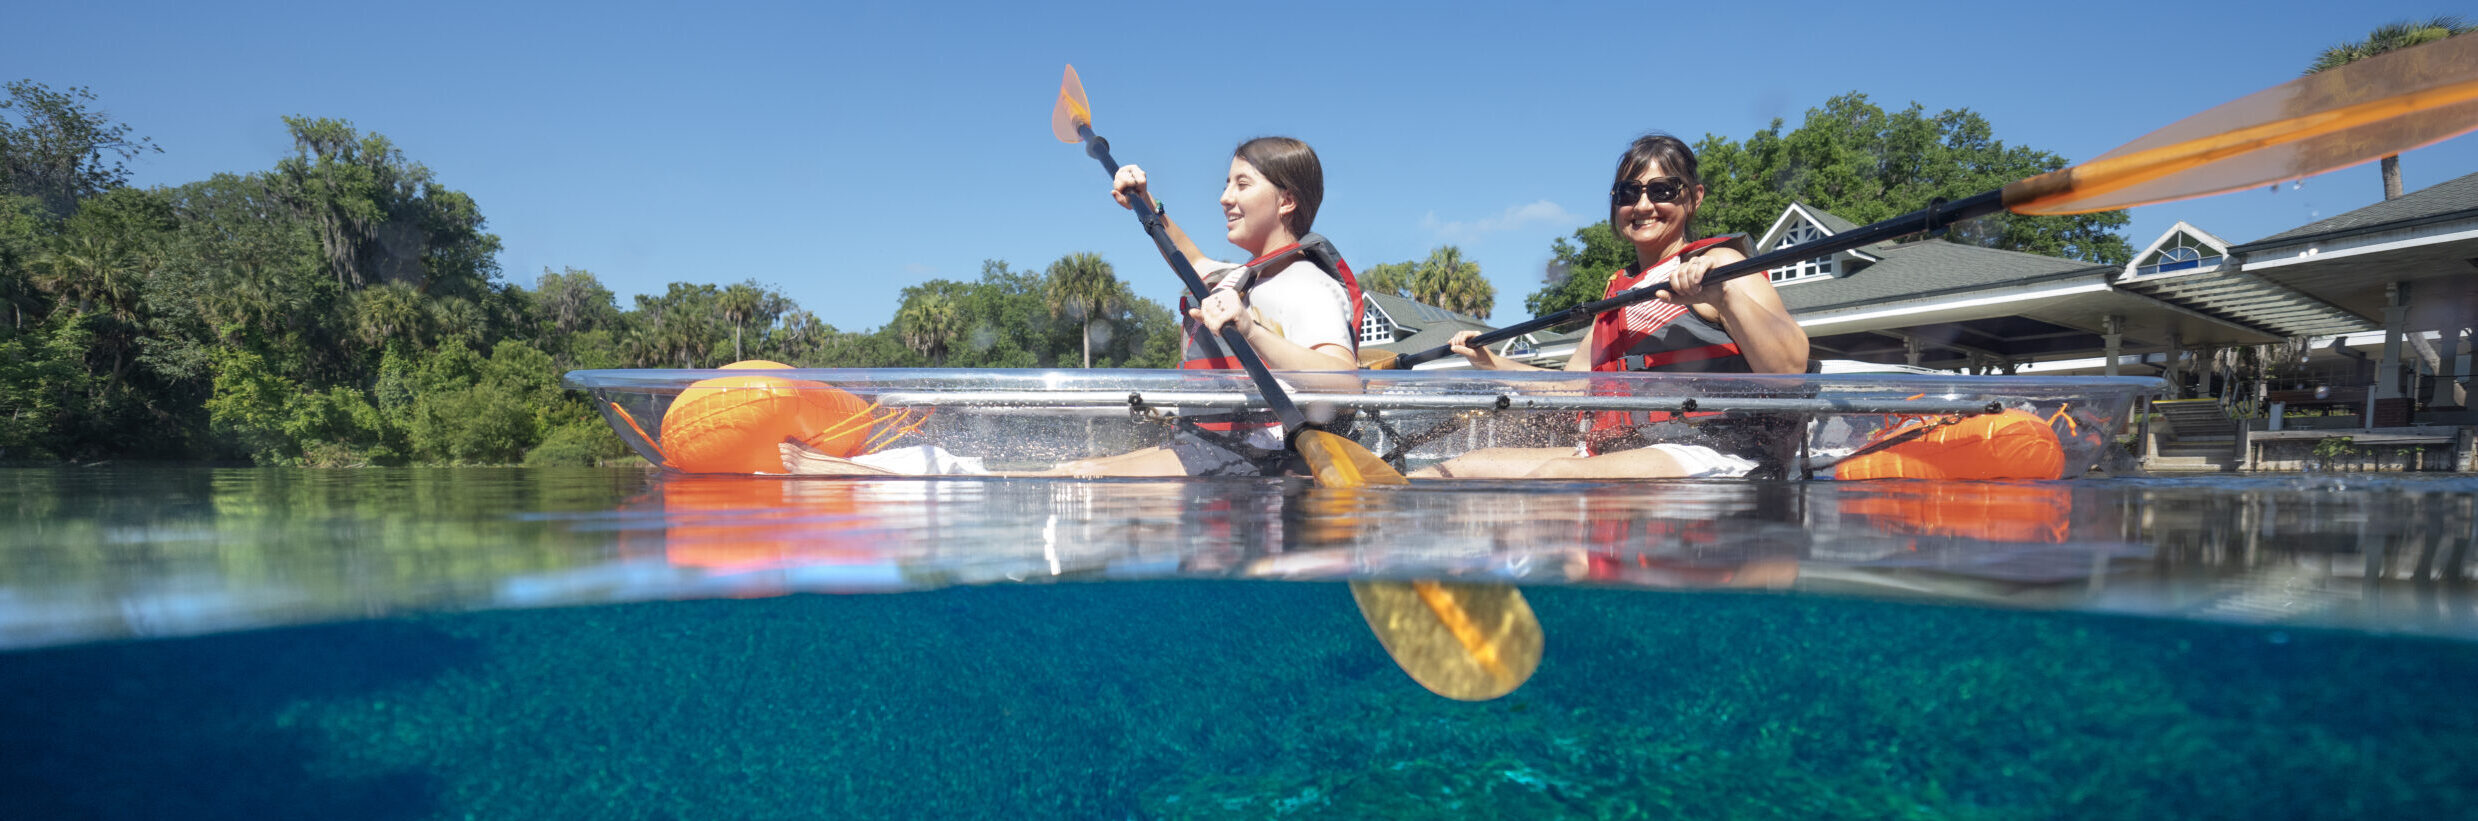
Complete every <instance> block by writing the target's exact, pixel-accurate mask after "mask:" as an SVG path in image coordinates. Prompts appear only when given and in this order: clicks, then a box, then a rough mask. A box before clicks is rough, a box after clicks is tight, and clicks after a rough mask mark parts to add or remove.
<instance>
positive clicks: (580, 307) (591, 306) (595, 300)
mask: <svg viewBox="0 0 2478 821" xmlns="http://www.w3.org/2000/svg"><path fill="white" fill-rule="evenodd" d="M534 304H535V306H536V307H538V308H540V309H541V311H542V318H543V319H546V320H549V321H550V328H548V329H547V330H550V331H553V332H556V333H560V334H581V333H585V332H587V331H597V330H613V329H616V328H618V327H619V324H620V313H619V303H618V302H617V301H616V298H615V297H614V296H613V295H612V293H611V289H609V288H605V287H603V286H602V281H601V280H598V279H595V278H594V274H593V272H591V271H587V270H584V269H581V268H569V269H566V270H563V271H559V272H556V273H554V272H552V271H551V269H549V268H544V269H542V278H541V279H539V280H536V281H535V283H534Z"/></svg>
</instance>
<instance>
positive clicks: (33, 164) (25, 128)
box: [0, 80, 163, 218]
mask: <svg viewBox="0 0 2478 821" xmlns="http://www.w3.org/2000/svg"><path fill="white" fill-rule="evenodd" d="M8 92H9V95H8V99H6V100H0V194H7V195H13V196H22V197H31V198H33V199H34V200H35V201H36V202H38V203H40V204H41V206H42V208H43V209H44V210H46V211H48V212H50V214H51V215H52V216H53V217H55V218H59V217H67V216H68V215H69V214H71V213H73V212H75V211H76V210H77V204H78V202H79V201H80V200H84V199H86V198H89V197H93V196H96V195H99V194H102V193H103V192H105V191H109V190H111V189H114V188H119V187H121V186H123V185H126V184H128V179H129V167H128V165H127V164H126V161H127V160H129V159H131V158H134V157H136V156H138V155H139V154H143V153H146V152H148V151H153V152H156V153H162V151H163V149H162V148H158V147H156V146H155V143H154V141H152V140H149V139H147V138H145V137H138V138H136V139H131V138H130V137H129V126H128V125H127V124H125V123H115V122H112V120H111V117H110V116H108V115H106V114H104V113H103V112H101V111H91V110H88V105H89V104H90V103H93V102H94V101H95V94H94V92H92V91H89V90H87V89H86V88H85V87H84V86H71V87H70V88H69V90H67V91H54V90H52V88H51V87H50V86H46V85H44V84H42V83H38V82H35V81H33V80H17V81H14V82H11V83H9V84H8ZM107 154H109V155H113V156H116V157H118V158H119V159H110V158H107V157H106V156H105V155H107Z"/></svg>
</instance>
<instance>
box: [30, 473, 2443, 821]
mask: <svg viewBox="0 0 2478 821" xmlns="http://www.w3.org/2000/svg"><path fill="white" fill-rule="evenodd" d="M2473 501H2478V481H2474V480H2472V479H2470V478H2467V477H2460V478H2450V477H2446V478H2431V477H2402V476H2343V477H2334V476H2282V477H2215V478H2208V479H2173V480H2172V479H2105V480H2085V481H2076V482H2067V483H2050V484H2037V483H2030V484H1995V485H1984V484H1983V485H1956V486H1941V485H1919V484H1908V483H1847V484H1843V485H1831V484H1821V483H1819V484H1807V485H1799V484H1778V485H1772V484H1750V485H1717V486H1716V485H1710V484H1702V485H1697V484H1679V483H1617V484H1593V485H1584V484H1575V485H1524V484H1511V483H1509V484H1490V483H1474V484H1466V485H1453V486H1446V487H1423V488H1415V489H1413V490H1411V491H1399V492H1382V493H1364V494H1335V493H1331V492H1325V491H1316V490H1313V489H1309V488H1306V487H1305V486H1303V485H1299V484H1296V483H1284V482H1277V481H1266V482H1219V483H1217V482H1105V483H1077V482H1047V481H1033V480H1014V481H942V482H934V481H913V480H905V481H889V482H874V483H858V482H784V481H771V482H757V481H750V480H735V481H730V482H713V481H706V482H694V481H691V482H683V481H679V480H676V479H675V480H671V481H662V480H658V479H655V478H653V477H650V476H649V475H647V474H644V473H641V472H634V471H524V470H484V469H464V470H403V471H328V472H317V471H300V472H294V471H272V470H270V471H258V470H202V469H190V468H167V469H134V468H133V469H95V470H64V471H35V470H19V471H0V522H4V523H5V528H0V641H5V643H6V646H7V647H8V648H10V649H8V650H6V651H4V652H0V741H4V742H5V747H6V748H7V749H8V750H9V751H10V754H9V755H7V756H0V817H7V818H252V819H260V818H278V819H281V818H377V819H392V818H406V819H412V818H450V819H455V818H643V819H689V818H776V817H782V818H793V817H799V818H810V817H956V818H981V817H987V818H1106V819H1121V818H1267V817H1284V818H1362V817H1389V818H1420V817H1440V818H1447V817H1452V818H1472V817H1478V818H1490V817H1496V818H1554V817H1568V818H1628V817H1643V818H1653V817H1715V818H1776V817H1777V818H1811V817H1889V818H2053V817H2100V818H2137V817H2139V818H2157V817H2200V818H2223V817H2225V818H2266V817H2270V818H2292V817H2331V818H2363V817H2467V816H2469V815H2471V814H2472V810H2471V809H2470V802H2471V800H2472V799H2474V798H2478V706H2473V705H2472V703H2471V701H2470V700H2469V699H2468V698H2467V697H2466V694H2467V691H2468V687H2469V683H2470V682H2472V681H2478V644H2473V643H2472V641H2471V639H2472V638H2473V637H2478V597H2473V596H2472V595H2471V590H2470V582H2469V581H2468V579H2469V578H2470V575H2471V574H2470V572H2469V571H2470V570H2471V566H2472V564H2473V562H2472V558H2471V556H2470V546H2471V540H2472V538H2473V536H2474V535H2478V532H2474V530H2473V528H2478V517H2474V516H2473V515H2472V503H2473ZM1371 576H1399V577H1413V576H1453V577H1457V578H1464V579H1487V580H1506V581H1519V582H1521V583H1523V584H1524V585H1525V590H1526V593H1527V595H1528V597H1529V598H1530V600H1531V603H1532V607H1533V609H1534V610H1535V611H1536V612H1537V613H1538V614H1539V618H1540V621H1541V623H1542V626H1543V628H1544V632H1545V633H1546V634H1547V636H1548V648H1547V654H1546V656H1545V658H1544V660H1543V662H1542V663H1541V666H1540V669H1539V672H1538V674H1537V675H1536V676H1535V677H1534V678H1532V680H1531V681H1530V682H1529V683H1527V684H1526V685H1524V686H1523V687H1522V688H1521V689H1519V690H1517V691H1516V692H1515V693H1514V694H1512V695H1510V696H1508V697H1506V698H1503V699H1499V700H1496V701H1489V702H1479V703H1465V702H1456V701H1451V700H1447V699H1444V698H1440V697H1437V696H1434V695H1431V694H1429V693H1428V692H1426V691H1424V690H1422V689H1420V687H1419V686H1418V685H1416V684H1414V683H1412V682H1411V681H1410V680H1409V679H1408V678H1407V677H1405V676H1404V675H1403V673H1402V672H1401V671H1399V670H1398V669H1396V668H1395V667H1394V666H1393V664H1392V663H1391V661H1390V660H1389V659H1388V658H1387V656H1386V655H1385V653H1384V651H1383V650H1382V649H1381V648H1380V647H1379V646H1378V645H1377V642H1376V641H1375V640H1374V639H1373V638H1372V637H1371V636H1370V633H1369V630H1368V628H1367V627H1366V625H1365V624H1364V623H1363V622H1362V620H1361V618H1360V617H1359V615H1358V614H1357V612H1356V611H1355V610H1354V608H1353V606H1352V604H1351V597H1350V596H1349V595H1348V594H1347V593H1346V592H1345V591H1344V590H1343V586H1342V585H1340V584H1338V583H1335V580H1338V579H1344V578H1366V577H1371Z"/></svg>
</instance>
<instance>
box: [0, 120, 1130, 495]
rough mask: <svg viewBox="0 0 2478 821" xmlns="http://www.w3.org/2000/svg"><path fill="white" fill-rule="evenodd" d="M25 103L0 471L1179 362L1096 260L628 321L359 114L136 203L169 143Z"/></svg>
mask: <svg viewBox="0 0 2478 821" xmlns="http://www.w3.org/2000/svg"><path fill="white" fill-rule="evenodd" d="M9 89H10V92H11V94H12V95H13V96H12V97H11V98H10V99H9V101H8V102H6V103H0V459H10V460H18V459H37V460H41V459H85V458H110V457H115V456H139V457H143V458H149V459H179V458H201V457H204V458H238V459H248V460H252V461H255V462H258V463H261V464H282V465H361V464H401V463H456V464H507V463H514V462H517V461H520V460H530V461H532V462H533V463H536V464H579V463H589V462H594V461H599V460H603V459H609V458H613V457H615V456H620V455H622V454H623V451H622V450H620V448H621V447H622V445H621V443H620V442H619V440H618V438H617V437H616V436H613V435H610V434H609V433H608V432H607V431H606V430H604V428H605V427H606V426H605V425H603V424H602V423H601V422H600V421H599V417H598V415H597V414H596V413H595V412H594V411H593V410H592V409H591V408H590V407H589V406H588V405H587V404H586V403H585V401H584V398H583V397H582V396H579V395H574V394H570V393H567V392H564V391H562V390H561V389H559V387H558V386H557V384H556V379H557V378H558V375H559V374H560V373H561V372H563V371H566V370H570V369H578V368H632V367H635V368H642V367H675V368H704V367H716V366H720V365H723V364H725V363H728V362H731V361H734V360H740V359H770V360H775V361H780V362H786V363H790V364H794V365H800V366H809V367H817V366H835V367H886V366H898V367H901V366H912V367H917V366H924V365H930V364H945V365H951V366H956V367H1019V368H1031V367H1059V366H1063V365H1069V364H1087V365H1090V366H1092V367H1167V366H1170V365H1173V364H1175V363H1176V362H1177V359H1178V327H1177V323H1176V321H1175V320H1174V319H1173V317H1172V316H1171V315H1170V312H1169V311H1168V310H1166V309H1164V308H1163V307H1162V306H1161V305H1159V304H1156V303H1154V302H1151V301H1148V300H1143V299H1137V298H1135V297H1134V296H1133V294H1132V292H1131V291H1130V289H1129V288H1128V287H1127V286H1126V284H1125V283H1123V282H1121V281H1119V280H1118V279H1117V277H1116V276H1115V275H1114V274H1113V273H1112V271H1111V269H1110V266H1109V264H1108V263H1106V262H1103V261H1102V260H1101V259H1100V258H1099V257H1098V256H1095V255H1092V254H1071V255H1068V256H1066V257H1065V258H1063V259H1061V260H1060V262H1059V263H1058V264H1056V265H1053V266H1051V269H1052V270H1051V271H1049V272H1048V273H1047V275H1044V274H1039V273H1035V272H1030V271H1015V270H1010V269H1008V268H1007V266H1006V264H1005V263H1003V262H998V261H991V262H989V263H987V264H985V265H984V268H983V271H982V276H981V278H980V279H979V280H978V281H974V282H953V281H945V280H940V281H934V282H930V283H924V284H922V285H920V286H916V287H915V288H913V289H911V290H910V291H907V292H906V293H905V295H904V299H905V311H904V312H899V313H898V315H897V316H895V317H894V321H893V322H890V323H888V324H887V325H886V326H885V327H882V328H879V329H876V330H871V331H866V332H857V333H854V332H845V331H840V330H837V329H836V328H834V327H833V326H830V325H828V324H826V323H825V322H823V321H821V320H819V319H818V317H817V316H816V315H815V314H813V313H810V312H808V311H806V310H802V309H801V307H800V306H799V305H798V304H797V303H795V302H794V301H793V300H791V299H790V298H789V297H786V296H785V295H783V293H782V292H781V291H779V290H777V289H775V288H772V287H769V286H765V285H761V284H759V283H758V282H757V281H755V280H747V281H743V282H740V283H736V284H729V285H722V286H717V285H711V284H700V283H691V282H679V283H673V284H671V285H670V286H669V287H668V288H667V289H666V290H665V291H664V292H663V293H661V294H655V295H640V296H636V297H635V298H634V300H633V303H632V304H630V305H629V306H628V307H623V305H622V303H621V302H620V301H619V300H618V299H617V297H616V295H614V294H613V293H612V292H611V290H610V289H609V288H606V287H604V286H603V284H602V283H601V282H600V281H599V280H597V279H596V278H595V276H594V275H593V274H592V273H591V272H588V271H583V270H578V269H575V268H567V269H562V270H558V271H552V270H548V269H546V270H544V271H543V272H542V275H541V276H540V277H539V279H538V280H536V282H535V283H534V287H532V288H530V289H529V288H525V287H520V286H517V285H512V284H508V283H505V282H501V281H500V280H499V270H498V267H497V263H496V262H495V261H494V259H495V257H496V255H497V253H498V251H499V240H498V238H497V237H495V236H492V235H490V234H489V233H487V232H486V231H485V230H484V227H485V222H484V220H483V217H482V214H481V209H480V206H479V204H478V203H476V202H474V200H473V199H472V198H471V197H469V196H466V195H465V194H463V193H461V192H458V191H456V190H453V189H450V188H448V187H446V186H444V185H443V184H441V182H440V181H439V180H437V179H436V178H435V177H434V175H433V174H432V173H431V172H430V170H429V169H428V168H426V167H424V166H422V165H421V164H419V163H416V162H413V161H412V160H411V159H409V158H407V157H405V156H404V155H403V153H402V152H400V151H398V150H397V149H396V147H395V146H394V144H393V143H391V142H390V141H389V140H388V139H387V138H386V137H384V136H382V135H379V134H374V133H372V134H365V133H362V132H360V131H358V130H356V129H355V128H354V127H353V126H352V125H351V124H350V123H346V122H344V121H341V120H331V119H319V118H308V117H295V118H288V119H286V120H285V121H284V124H285V127H286V129H287V132H288V133H289V135H290V136H291V137H292V140H293V148H292V151H291V152H290V154H289V155H286V156H283V157H281V158H279V159H278V160H277V161H276V162H275V164H274V166H273V168H272V169H270V170H265V171H259V172H252V173H243V174H217V175H215V176H213V177H211V178H208V179H205V180H200V181H197V182H192V183H188V184H185V185H180V186H175V187H169V188H156V189H150V190H138V189H132V188H128V187H126V186H125V184H124V183H125V177H126V171H125V170H124V169H123V168H122V167H121V166H120V165H118V164H107V160H108V159H109V158H110V157H113V156H118V157H120V158H121V159H127V158H128V157H130V156H134V155H135V153H136V152H139V151H153V150H157V149H155V148H154V146H153V145H151V144H150V143H147V142H146V141H145V140H143V139H136V140H132V139H130V138H129V136H128V133H129V132H128V128H127V127H126V126H120V125H116V124H113V123H111V122H110V121H109V120H108V119H106V118H104V117H103V116H102V115H100V114H98V113H95V112H93V111H91V110H90V109H89V105H88V104H89V103H90V102H91V101H92V99H93V98H92V95H90V94H87V93H86V92H85V91H84V90H82V89H72V90H71V92H70V93H65V94H63V93H55V92H52V91H50V90H49V89H47V88H44V87H42V86H40V85H35V84H32V83H18V84H12V85H11V86H9ZM484 352H487V355H485V353H484Z"/></svg>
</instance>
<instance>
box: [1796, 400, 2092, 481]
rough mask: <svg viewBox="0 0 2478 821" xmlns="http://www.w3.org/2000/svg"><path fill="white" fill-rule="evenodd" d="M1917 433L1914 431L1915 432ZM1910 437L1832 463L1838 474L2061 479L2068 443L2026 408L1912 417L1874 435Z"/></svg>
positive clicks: (1856, 476) (1845, 476)
mask: <svg viewBox="0 0 2478 821" xmlns="http://www.w3.org/2000/svg"><path fill="white" fill-rule="evenodd" d="M1914 434H1915V435H1914ZM1900 437H1908V438H1907V439H1904V440H1903V441H1898V442H1894V443H1893V444H1890V445H1886V446H1884V447H1883V448H1882V449H1879V450H1874V451H1870V452H1866V453H1861V454H1859V455H1857V456H1853V457H1851V458H1849V459H1847V460H1844V461H1843V462H1841V464H1840V465H1838V466H1836V467H1835V468H1834V469H1833V476H1834V478H1837V479H2059V478H2063V477H2064V475H2065V447H2064V445H2062V444H2060V443H2059V442H2058V440H2057V436H2056V428H2054V427H2052V426H2051V425H2050V424H2049V422H2048V420H2045V419H2041V418H2039V417H2037V416H2033V415H2031V414H2030V413H2029V412H2027V411H2020V410H2007V411H2005V412H2003V413H1990V414H1981V415H1978V416H1971V417H1967V418H1964V419H1961V420H1958V421H1953V422H1951V423H1946V422H1945V420H1943V419H1933V420H1929V419H1921V420H1914V421H1912V422H1910V423H1908V424H1904V425H1900V426H1898V427H1894V428H1892V429H1889V430H1886V431H1885V432H1883V433H1882V434H1879V435H1878V436H1877V438H1876V441H1879V442H1881V441H1887V440H1891V439H1895V438H1900Z"/></svg>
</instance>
